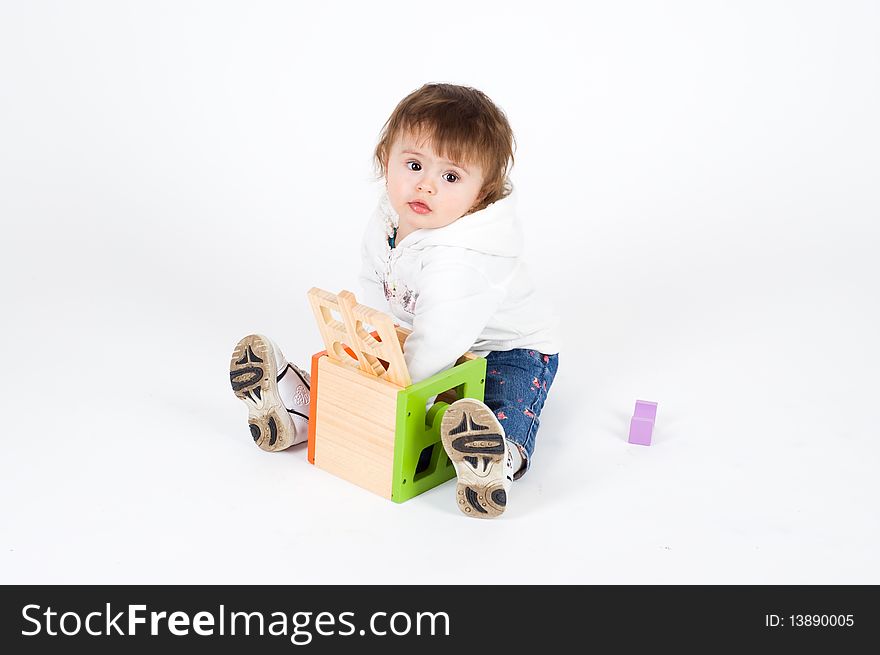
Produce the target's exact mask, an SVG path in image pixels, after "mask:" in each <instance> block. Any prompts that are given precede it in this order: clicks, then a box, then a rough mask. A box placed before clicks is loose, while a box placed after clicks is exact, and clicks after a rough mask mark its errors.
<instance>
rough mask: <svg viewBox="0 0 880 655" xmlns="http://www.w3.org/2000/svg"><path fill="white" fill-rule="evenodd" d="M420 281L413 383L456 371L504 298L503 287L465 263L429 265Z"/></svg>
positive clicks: (410, 341) (411, 342) (410, 351)
mask: <svg viewBox="0 0 880 655" xmlns="http://www.w3.org/2000/svg"><path fill="white" fill-rule="evenodd" d="M419 282H420V283H419V297H418V301H417V302H416V311H415V316H414V317H413V331H412V334H411V335H410V336H409V337H408V338H407V340H406V343H405V344H404V358H405V359H406V365H407V368H408V369H409V374H410V377H411V378H412V380H413V382H420V381H422V380H424V379H426V378H428V377H430V376H432V375H434V374H435V373H439V372H440V371H442V370H445V369H447V368H450V367H451V366H452V365H453V364H454V363H455V361H456V360H457V359H458V358H459V357H461V356H462V355H463V354H464V353H465V352H467V350H468V349H470V348H471V347H472V346H473V345H474V343H475V342H476V341H477V339H478V337H479V336H480V334H481V333H482V331H483V329H484V328H485V326H486V324H487V323H488V322H489V319H490V318H491V316H492V315H493V314H494V313H495V311H496V310H497V309H498V307H499V305H500V304H501V301H502V298H503V290H502V289H501V288H500V287H497V286H495V285H493V284H492V283H491V282H490V281H489V279H488V278H487V277H486V276H485V275H484V274H483V273H482V272H480V271H479V270H477V269H476V268H473V267H471V266H467V265H464V264H462V263H461V262H455V263H449V262H444V263H435V264H431V265H428V266H426V267H425V268H424V269H422V271H421V273H420V281H419Z"/></svg>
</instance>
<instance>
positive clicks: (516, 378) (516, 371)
mask: <svg viewBox="0 0 880 655" xmlns="http://www.w3.org/2000/svg"><path fill="white" fill-rule="evenodd" d="M558 366H559V356H558V355H545V354H543V353H540V352H538V351H537V350H526V349H524V348H517V349H515V350H504V351H494V352H490V353H489V354H488V356H487V357H486V392H485V397H484V399H483V402H484V403H486V405H487V406H488V407H489V408H490V409H491V410H492V411H493V412H495V416H496V417H497V418H498V422H499V423H501V425H502V427H504V436H505V437H507V439H508V440H509V441H512V442H514V443H515V444H516V445H517V446H519V450H520V452H521V453H522V456H523V466H522V468H520V470H519V471H518V472H517V473H516V475H514V479H518V478H520V477H522V476H523V475H524V474H525V472H526V471H527V470H528V467H529V463H530V461H531V459H532V453H533V452H534V451H535V437H536V436H537V434H538V426H540V424H541V421H540V416H541V410H542V409H543V408H544V400H545V399H546V398H547V392H549V391H550V385H551V384H553V378H554V377H556V369H557V367H558Z"/></svg>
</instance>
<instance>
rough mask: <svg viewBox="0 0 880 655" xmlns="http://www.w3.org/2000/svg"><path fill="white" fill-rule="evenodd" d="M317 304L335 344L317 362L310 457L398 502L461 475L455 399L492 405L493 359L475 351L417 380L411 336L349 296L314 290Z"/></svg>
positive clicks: (328, 340)
mask: <svg viewBox="0 0 880 655" xmlns="http://www.w3.org/2000/svg"><path fill="white" fill-rule="evenodd" d="M309 301H310V304H311V306H312V309H313V311H314V313H315V318H316V321H317V322H318V328H319V330H320V331H321V335H322V338H323V339H324V345H325V346H326V350H325V351H323V352H320V353H317V354H316V355H314V356H313V357H312V381H311V382H312V384H311V394H312V397H311V417H310V420H309V461H310V462H312V463H313V464H314V465H315V466H317V467H318V468H321V469H324V470H326V471H328V472H330V473H333V474H334V475H336V476H338V477H341V478H343V479H345V480H348V481H349V482H352V483H354V484H357V485H359V486H361V487H363V488H364V489H368V490H369V491H372V492H374V493H377V494H379V495H380V496H383V497H385V498H389V499H391V500H393V501H395V502H403V501H405V500H408V499H409V498H412V497H413V496H417V495H418V494H420V493H422V492H424V491H427V490H428V489H431V488H433V487H435V486H437V485H438V484H441V483H443V482H446V481H447V480H449V479H451V478H453V477H455V469H454V468H453V466H452V462H451V461H450V460H449V458H448V457H447V455H446V452H445V450H444V449H443V446H442V444H441V443H440V423H441V421H442V419H443V414H444V412H445V411H446V408H447V407H448V406H449V403H451V402H453V401H454V400H457V399H458V398H476V399H478V400H482V399H483V390H484V388H485V377H486V360H485V359H482V358H478V357H475V356H474V355H473V354H470V353H468V354H466V355H464V356H463V357H462V358H461V359H459V361H458V363H456V365H455V366H453V367H452V368H451V369H448V370H446V371H441V372H440V373H438V374H436V375H434V376H432V377H430V378H428V379H427V380H423V381H422V382H419V383H417V384H411V383H410V378H409V372H408V371H407V369H406V363H405V361H404V359H403V350H402V346H403V343H404V341H405V340H406V338H407V336H408V335H409V331H408V330H406V329H404V328H400V327H397V326H395V325H394V324H393V323H392V322H391V319H390V317H388V316H387V315H386V314H383V313H382V312H379V311H377V310H374V309H371V308H369V307H365V306H364V305H358V304H357V303H356V302H355V300H354V296H353V295H352V294H351V293H349V292H346V291H343V292H341V293H340V294H339V295H338V296H337V295H334V294H331V293H328V292H326V291H322V290H320V289H312V290H310V291H309ZM337 314H338V315H339V318H337V317H336V315H337ZM340 319H341V320H340ZM435 396H436V397H437V399H436V401H435V402H433V404H431V405H430V406H428V403H429V401H430V400H431V399H432V398H434V397H435Z"/></svg>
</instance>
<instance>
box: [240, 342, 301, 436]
mask: <svg viewBox="0 0 880 655" xmlns="http://www.w3.org/2000/svg"><path fill="white" fill-rule="evenodd" d="M229 380H230V382H231V383H232V390H233V391H234V392H235V395H236V396H238V398H239V399H241V400H242V401H243V402H244V404H245V405H247V407H248V425H249V426H250V430H251V436H252V437H253V439H254V442H255V443H256V444H257V445H258V446H259V447H260V448H262V449H263V450H268V451H270V452H274V451H276V450H284V449H285V448H289V447H290V446H293V445H295V444H298V443H302V442H304V441H307V440H308V438H309V389H310V388H311V383H310V382H311V381H310V379H309V375H308V373H306V372H305V371H303V370H302V369H300V368H298V367H296V366H294V365H293V364H291V363H289V362H288V361H287V360H286V359H285V358H284V355H283V354H282V353H281V349H280V348H278V346H276V345H275V344H274V343H273V342H272V340H271V339H269V338H268V337H265V336H263V335H261V334H250V335H248V336H246V337H245V338H244V339H242V340H241V341H239V342H238V343H237V344H236V346H235V350H233V351H232V359H231V361H230V364H229Z"/></svg>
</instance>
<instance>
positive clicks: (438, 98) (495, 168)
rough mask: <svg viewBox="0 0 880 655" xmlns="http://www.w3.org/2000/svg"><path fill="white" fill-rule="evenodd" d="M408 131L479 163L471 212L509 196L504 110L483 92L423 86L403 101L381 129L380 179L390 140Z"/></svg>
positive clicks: (452, 155) (444, 153)
mask: <svg viewBox="0 0 880 655" xmlns="http://www.w3.org/2000/svg"><path fill="white" fill-rule="evenodd" d="M407 132H411V133H415V134H422V135H424V136H425V137H427V138H429V139H430V141H431V145H432V147H433V148H434V150H435V151H436V152H437V154H438V155H440V156H441V157H445V158H447V159H449V160H451V161H456V162H462V163H464V162H468V161H472V162H475V163H478V164H480V166H481V167H482V169H483V176H484V178H483V188H482V189H481V191H480V196H479V198H478V201H477V206H476V207H474V209H473V211H478V210H480V209H484V208H485V207H487V206H489V205H491V204H492V203H493V202H496V201H498V200H501V199H502V198H504V197H506V196H508V195H510V192H511V191H512V190H513V186H512V185H511V183H510V180H509V179H508V177H507V176H508V173H509V171H510V168H511V167H512V166H513V151H514V148H515V147H516V143H515V140H514V138H513V130H511V129H510V123H508V122H507V117H506V116H505V115H504V112H503V111H501V109H499V108H498V107H497V106H496V105H495V103H493V102H492V101H491V100H490V99H489V98H488V96H486V94H485V93H483V92H482V91H478V90H477V89H473V88H471V87H469V86H458V85H456V84H425V85H424V86H422V87H421V88H420V89H416V90H415V91H413V92H412V93H410V94H409V95H408V96H406V97H405V98H404V99H403V100H401V101H400V102H399V103H398V104H397V107H395V108H394V111H393V112H392V113H391V116H390V117H389V118H388V120H387V121H386V122H385V125H384V126H383V127H382V133H381V135H380V137H379V143H378V145H377V146H376V152H375V164H376V168H377V169H378V171H379V172H380V173H381V175H382V176H383V177H384V176H385V174H386V172H387V169H386V164H387V162H388V156H389V155H390V154H391V144H393V143H394V140H395V139H397V138H398V137H399V136H400V135H401V134H404V133H407Z"/></svg>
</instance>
